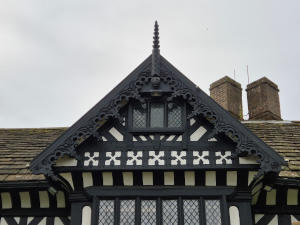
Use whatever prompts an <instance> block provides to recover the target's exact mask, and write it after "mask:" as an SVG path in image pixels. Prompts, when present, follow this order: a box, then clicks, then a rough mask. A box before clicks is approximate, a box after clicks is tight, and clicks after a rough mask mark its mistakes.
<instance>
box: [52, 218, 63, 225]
mask: <svg viewBox="0 0 300 225" xmlns="http://www.w3.org/2000/svg"><path fill="white" fill-rule="evenodd" d="M54 225H64V224H63V222H62V221H61V219H60V218H59V217H55V218H54Z"/></svg>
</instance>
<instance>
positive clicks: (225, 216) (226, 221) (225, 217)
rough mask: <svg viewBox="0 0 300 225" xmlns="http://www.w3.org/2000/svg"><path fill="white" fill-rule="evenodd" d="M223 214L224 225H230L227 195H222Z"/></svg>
mask: <svg viewBox="0 0 300 225" xmlns="http://www.w3.org/2000/svg"><path fill="white" fill-rule="evenodd" d="M221 207H222V209H221V212H223V216H222V217H223V220H224V221H223V223H222V224H224V225H229V216H228V214H229V208H228V206H227V200H226V196H225V195H222V201H221Z"/></svg>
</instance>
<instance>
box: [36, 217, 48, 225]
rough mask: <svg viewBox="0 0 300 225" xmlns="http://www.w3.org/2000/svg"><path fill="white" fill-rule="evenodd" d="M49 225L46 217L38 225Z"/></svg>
mask: <svg viewBox="0 0 300 225" xmlns="http://www.w3.org/2000/svg"><path fill="white" fill-rule="evenodd" d="M46 224H47V217H44V218H43V219H42V220H41V221H40V222H39V223H38V225H46Z"/></svg>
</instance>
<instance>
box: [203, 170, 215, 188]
mask: <svg viewBox="0 0 300 225" xmlns="http://www.w3.org/2000/svg"><path fill="white" fill-rule="evenodd" d="M205 185H206V186H216V171H205Z"/></svg>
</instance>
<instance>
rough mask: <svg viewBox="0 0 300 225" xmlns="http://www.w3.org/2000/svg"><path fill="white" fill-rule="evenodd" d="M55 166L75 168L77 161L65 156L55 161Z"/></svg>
mask: <svg viewBox="0 0 300 225" xmlns="http://www.w3.org/2000/svg"><path fill="white" fill-rule="evenodd" d="M55 166H62V167H64V166H77V160H76V159H74V158H70V157H69V156H66V155H65V156H63V157H61V158H59V159H58V160H57V161H56V163H55Z"/></svg>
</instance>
